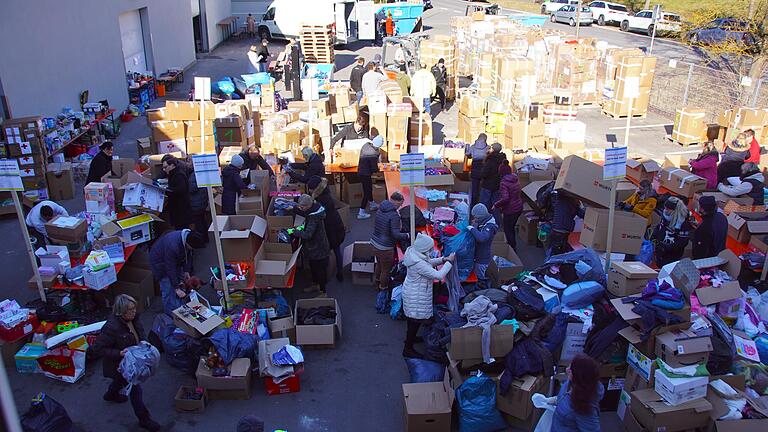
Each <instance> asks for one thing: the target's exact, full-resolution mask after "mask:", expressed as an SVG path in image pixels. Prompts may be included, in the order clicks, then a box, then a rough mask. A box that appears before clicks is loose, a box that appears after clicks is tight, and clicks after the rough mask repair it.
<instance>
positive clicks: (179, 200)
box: [162, 155, 192, 230]
mask: <svg viewBox="0 0 768 432" xmlns="http://www.w3.org/2000/svg"><path fill="white" fill-rule="evenodd" d="M166 156H169V155H166ZM162 163H163V172H165V175H166V176H168V188H167V189H166V191H165V196H166V201H165V209H166V210H168V216H169V217H170V219H171V224H172V225H173V226H174V227H175V228H176V229H177V230H178V229H182V228H187V227H189V225H190V224H191V223H192V204H191V203H190V200H189V172H188V171H187V166H186V164H185V163H184V162H182V161H180V160H178V159H177V158H175V157H173V156H170V157H163V160H162Z"/></svg>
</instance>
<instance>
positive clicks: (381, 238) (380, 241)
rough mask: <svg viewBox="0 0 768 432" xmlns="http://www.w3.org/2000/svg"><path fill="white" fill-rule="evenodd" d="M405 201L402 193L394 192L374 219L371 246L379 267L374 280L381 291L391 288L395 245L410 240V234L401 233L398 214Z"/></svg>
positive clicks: (383, 203) (374, 273)
mask: <svg viewBox="0 0 768 432" xmlns="http://www.w3.org/2000/svg"><path fill="white" fill-rule="evenodd" d="M403 201H404V198H403V195H402V194H401V193H400V192H393V193H392V195H390V197H389V200H385V201H383V202H382V203H381V206H379V211H378V212H377V213H376V218H375V219H374V223H373V235H372V236H371V245H373V254H374V255H375V256H376V262H377V263H378V265H377V266H376V269H375V270H374V272H373V279H374V282H375V283H376V286H377V287H378V288H379V289H380V290H386V289H388V288H389V283H388V282H389V270H390V269H391V268H392V265H393V264H394V260H395V245H397V243H398V242H401V241H405V240H408V233H404V232H400V231H401V229H400V226H401V221H400V215H399V214H398V212H397V209H398V208H400V207H401V206H402V205H403Z"/></svg>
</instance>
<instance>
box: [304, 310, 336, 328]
mask: <svg viewBox="0 0 768 432" xmlns="http://www.w3.org/2000/svg"><path fill="white" fill-rule="evenodd" d="M298 315H299V316H298V318H299V320H298V321H299V324H300V325H327V324H334V323H335V322H336V309H335V308H334V307H333V306H321V307H316V308H309V309H299V312H298Z"/></svg>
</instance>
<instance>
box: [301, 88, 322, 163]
mask: <svg viewBox="0 0 768 432" xmlns="http://www.w3.org/2000/svg"><path fill="white" fill-rule="evenodd" d="M301 87H302V89H301V96H302V99H304V100H305V101H307V102H309V110H308V111H309V112H308V117H307V123H309V147H310V148H314V144H315V142H314V139H313V138H314V134H313V133H312V120H314V117H315V112H314V111H312V101H316V100H320V83H319V81H318V79H317V78H302V79H301Z"/></svg>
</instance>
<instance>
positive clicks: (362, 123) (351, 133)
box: [331, 115, 370, 150]
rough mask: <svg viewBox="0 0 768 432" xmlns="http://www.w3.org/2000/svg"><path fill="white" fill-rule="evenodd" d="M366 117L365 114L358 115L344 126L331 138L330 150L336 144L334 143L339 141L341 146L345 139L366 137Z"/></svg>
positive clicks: (367, 136)
mask: <svg viewBox="0 0 768 432" xmlns="http://www.w3.org/2000/svg"><path fill="white" fill-rule="evenodd" d="M369 137H370V135H369V134H368V117H366V116H365V115H358V116H357V120H355V122H354V123H352V124H348V125H346V126H344V127H343V128H342V129H341V130H340V131H339V133H337V134H336V135H334V136H333V138H331V150H333V148H334V147H335V146H336V143H337V142H339V141H341V145H342V147H343V146H344V141H345V140H354V139H368V138H369Z"/></svg>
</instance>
